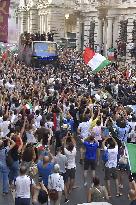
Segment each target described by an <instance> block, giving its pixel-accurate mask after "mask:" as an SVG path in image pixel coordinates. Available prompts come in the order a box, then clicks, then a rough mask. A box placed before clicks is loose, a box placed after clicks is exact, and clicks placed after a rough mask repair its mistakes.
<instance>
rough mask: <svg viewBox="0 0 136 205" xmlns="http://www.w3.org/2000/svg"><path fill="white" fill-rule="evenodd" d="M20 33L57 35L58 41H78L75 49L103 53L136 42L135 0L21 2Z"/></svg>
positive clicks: (27, 0)
mask: <svg viewBox="0 0 136 205" xmlns="http://www.w3.org/2000/svg"><path fill="white" fill-rule="evenodd" d="M18 17H19V25H20V27H19V31H20V33H23V32H24V31H27V32H29V33H33V32H38V31H39V32H40V33H44V32H45V33H47V32H49V31H53V32H54V39H55V41H56V42H61V41H62V39H67V38H72V37H71V36H72V35H74V36H75V39H76V48H77V49H78V50H80V49H83V47H84V46H86V45H88V44H89V45H90V46H91V47H95V46H98V45H99V46H101V45H103V47H104V50H107V49H109V48H111V47H114V48H116V47H117V41H121V42H125V43H127V45H128V46H131V44H132V43H134V42H135V41H136V39H135V38H136V37H135V36H136V31H135V30H136V23H135V22H136V21H135V20H136V0H20V5H19V12H18Z"/></svg>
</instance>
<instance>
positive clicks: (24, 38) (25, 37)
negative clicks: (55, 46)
mask: <svg viewBox="0 0 136 205" xmlns="http://www.w3.org/2000/svg"><path fill="white" fill-rule="evenodd" d="M32 41H51V42H53V41H54V33H53V32H52V31H51V32H48V33H45V32H44V33H42V34H40V32H37V33H28V32H24V33H23V34H21V36H20V43H21V45H26V46H31V44H32Z"/></svg>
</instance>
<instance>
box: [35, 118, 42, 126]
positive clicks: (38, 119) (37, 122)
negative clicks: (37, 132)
mask: <svg viewBox="0 0 136 205" xmlns="http://www.w3.org/2000/svg"><path fill="white" fill-rule="evenodd" d="M41 120H42V116H41V115H38V116H35V123H34V124H35V127H36V128H39V127H40V121H41Z"/></svg>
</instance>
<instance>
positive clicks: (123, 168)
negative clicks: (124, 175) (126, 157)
mask: <svg viewBox="0 0 136 205" xmlns="http://www.w3.org/2000/svg"><path fill="white" fill-rule="evenodd" d="M118 169H119V170H121V171H128V170H129V166H128V164H120V163H119V164H118Z"/></svg>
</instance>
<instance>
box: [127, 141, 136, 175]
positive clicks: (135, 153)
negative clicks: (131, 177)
mask: <svg viewBox="0 0 136 205" xmlns="http://www.w3.org/2000/svg"><path fill="white" fill-rule="evenodd" d="M126 151H127V155H128V161H129V166H130V170H131V173H136V144H132V143H126Z"/></svg>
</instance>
